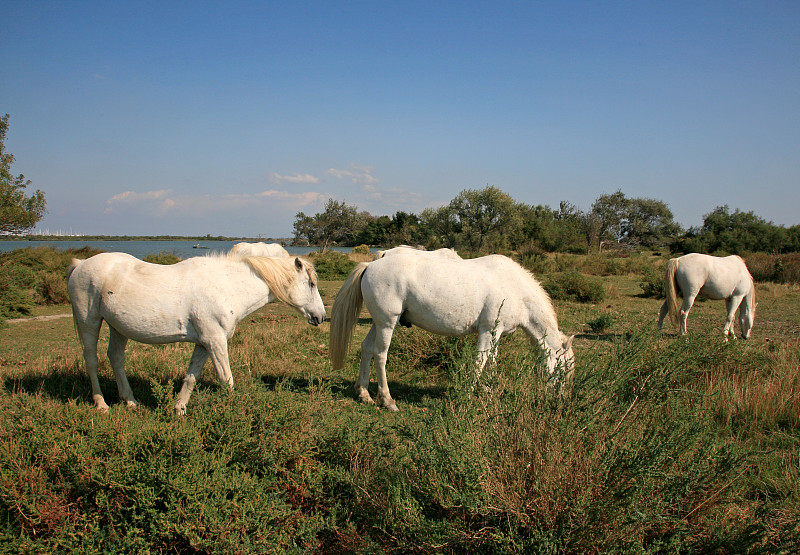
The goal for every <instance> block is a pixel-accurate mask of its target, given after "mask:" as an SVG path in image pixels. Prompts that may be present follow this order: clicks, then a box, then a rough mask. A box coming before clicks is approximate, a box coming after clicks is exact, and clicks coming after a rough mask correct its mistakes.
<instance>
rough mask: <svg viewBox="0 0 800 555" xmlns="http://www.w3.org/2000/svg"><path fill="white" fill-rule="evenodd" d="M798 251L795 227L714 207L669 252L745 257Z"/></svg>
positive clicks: (751, 214) (745, 213) (749, 214)
mask: <svg viewBox="0 0 800 555" xmlns="http://www.w3.org/2000/svg"><path fill="white" fill-rule="evenodd" d="M797 248H798V237H797V229H796V226H795V227H793V228H788V229H787V228H785V227H783V226H778V225H775V224H773V223H772V222H768V221H766V220H764V219H763V218H761V217H759V216H757V215H755V214H754V213H753V212H752V211H751V212H742V211H740V210H735V211H733V212H731V211H730V208H728V205H725V206H718V207H716V208H715V209H714V210H712V211H711V212H709V213H708V214H706V215H705V216H703V225H702V226H701V227H700V228H692V229H690V230H689V231H688V232H687V233H686V234H684V236H683V237H680V238H679V239H677V240H675V241H674V242H673V243H672V244H671V245H670V249H671V250H672V251H673V252H706V253H718V254H745V253H748V252H774V253H781V252H792V251H794V250H797Z"/></svg>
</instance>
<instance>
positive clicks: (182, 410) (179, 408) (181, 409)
mask: <svg viewBox="0 0 800 555" xmlns="http://www.w3.org/2000/svg"><path fill="white" fill-rule="evenodd" d="M175 415H176V416H186V405H175Z"/></svg>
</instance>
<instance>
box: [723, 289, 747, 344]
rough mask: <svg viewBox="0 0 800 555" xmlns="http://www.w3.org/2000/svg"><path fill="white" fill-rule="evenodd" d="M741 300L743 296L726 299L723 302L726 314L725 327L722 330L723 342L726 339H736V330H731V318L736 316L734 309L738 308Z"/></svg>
mask: <svg viewBox="0 0 800 555" xmlns="http://www.w3.org/2000/svg"><path fill="white" fill-rule="evenodd" d="M743 298H744V297H743V296H742V297H739V296H732V297H728V298H727V299H726V301H725V307H726V309H727V313H728V314H727V317H726V318H725V327H724V328H722V334H723V335H724V336H725V341H727V340H728V338H731V339H736V330H735V329H734V328H733V318H734V316H735V315H736V309H738V308H739V305H740V304H741V303H742V299H743Z"/></svg>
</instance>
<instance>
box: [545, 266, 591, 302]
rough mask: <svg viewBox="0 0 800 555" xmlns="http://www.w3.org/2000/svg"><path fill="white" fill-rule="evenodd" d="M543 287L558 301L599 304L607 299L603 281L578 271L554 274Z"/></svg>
mask: <svg viewBox="0 0 800 555" xmlns="http://www.w3.org/2000/svg"><path fill="white" fill-rule="evenodd" d="M543 286H544V288H545V290H546V291H547V292H548V293H549V294H550V297H552V298H553V299H555V300H558V301H576V302H579V303H597V302H600V301H602V300H603V299H605V297H606V290H605V287H604V286H603V280H601V279H600V278H596V277H591V276H587V275H584V274H581V273H579V272H576V271H569V272H563V273H558V274H552V275H550V276H549V277H548V278H547V280H546V281H545V282H544V284H543Z"/></svg>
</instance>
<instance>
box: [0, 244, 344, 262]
mask: <svg viewBox="0 0 800 555" xmlns="http://www.w3.org/2000/svg"><path fill="white" fill-rule="evenodd" d="M239 242H240V241H200V243H198V242H197V241H80V240H78V241H0V252H7V251H12V250H16V249H24V248H27V247H45V246H47V247H54V248H56V249H60V250H67V249H73V248H81V247H85V246H87V245H88V246H90V247H93V248H96V249H100V250H103V251H106V252H126V253H128V254H132V255H133V256H135V257H137V258H144V257H145V256H147V255H148V254H158V253H160V252H166V253H169V254H174V255H175V256H178V257H179V258H190V257H192V256H204V255H206V254H208V253H210V252H215V251H216V252H227V251H229V250H230V249H231V247H232V246H233V245H235V244H236V243H239ZM198 244H199V246H200V248H194V246H195V245H198ZM286 250H287V251H289V253H290V254H308V253H309V252H312V251H314V250H316V249H315V248H314V247H286ZM335 250H339V251H341V252H350V251H351V250H352V249H351V248H349V247H347V248H342V249H335Z"/></svg>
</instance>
